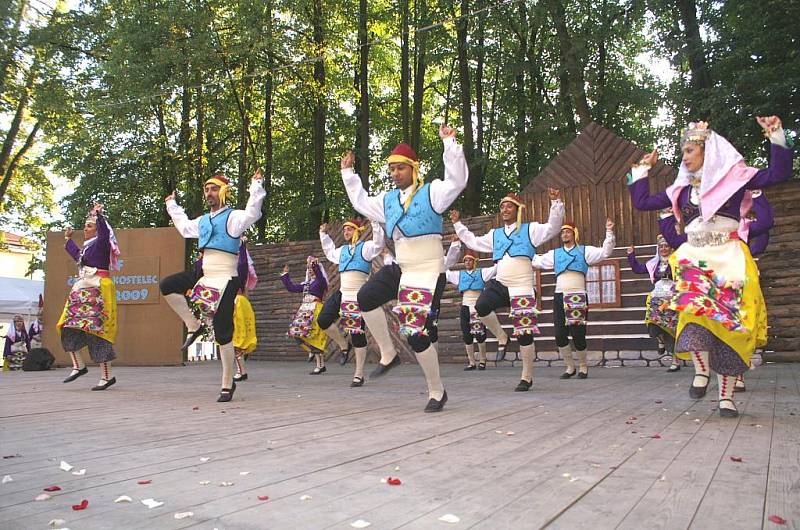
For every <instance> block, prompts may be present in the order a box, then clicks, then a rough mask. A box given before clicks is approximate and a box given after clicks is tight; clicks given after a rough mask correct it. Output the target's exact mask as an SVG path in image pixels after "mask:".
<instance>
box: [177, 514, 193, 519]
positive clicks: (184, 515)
mask: <svg viewBox="0 0 800 530" xmlns="http://www.w3.org/2000/svg"><path fill="white" fill-rule="evenodd" d="M193 515H194V513H193V512H178V513H176V514H175V519H186V518H187V517H191V516H193Z"/></svg>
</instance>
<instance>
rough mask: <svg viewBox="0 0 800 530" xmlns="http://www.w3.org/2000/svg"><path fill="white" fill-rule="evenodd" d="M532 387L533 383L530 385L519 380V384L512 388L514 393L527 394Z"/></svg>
mask: <svg viewBox="0 0 800 530" xmlns="http://www.w3.org/2000/svg"><path fill="white" fill-rule="evenodd" d="M532 386H533V382H532V381H531V382H530V383H529V382H527V381H525V380H524V379H520V380H519V384H517V386H516V388H514V392H527V391H528V390H530V389H531V387H532Z"/></svg>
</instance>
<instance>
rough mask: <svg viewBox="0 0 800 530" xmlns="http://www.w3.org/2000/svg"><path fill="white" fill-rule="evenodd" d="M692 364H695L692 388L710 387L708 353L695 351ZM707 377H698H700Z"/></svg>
mask: <svg viewBox="0 0 800 530" xmlns="http://www.w3.org/2000/svg"><path fill="white" fill-rule="evenodd" d="M692 362H693V363H694V380H693V381H692V386H706V385H708V377H709V373H710V372H709V368H708V352H707V351H693V352H692ZM703 375H704V376H705V377H698V376H703Z"/></svg>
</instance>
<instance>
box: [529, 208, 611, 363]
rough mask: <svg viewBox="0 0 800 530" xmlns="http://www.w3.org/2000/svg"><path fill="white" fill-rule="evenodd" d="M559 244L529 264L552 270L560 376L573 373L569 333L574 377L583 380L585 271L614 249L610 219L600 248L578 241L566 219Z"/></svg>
mask: <svg viewBox="0 0 800 530" xmlns="http://www.w3.org/2000/svg"><path fill="white" fill-rule="evenodd" d="M561 243H562V245H561V246H560V247H558V248H557V249H555V250H551V251H550V252H548V253H546V254H544V255H537V256H535V257H534V258H533V260H532V263H533V266H534V267H535V268H537V269H554V270H555V274H556V291H555V296H553V327H554V328H555V335H556V346H558V352H559V353H560V354H561V357H563V358H564V362H565V363H566V364H567V369H566V371H565V372H564V373H563V374H561V379H569V378H570V377H572V376H573V375H575V361H574V360H573V359H572V347H571V346H570V344H569V336H572V342H573V344H574V345H575V349H576V350H577V352H578V363H579V364H578V379H586V378H587V377H589V365H588V363H587V362H586V318H587V317H588V316H589V296H588V293H587V292H586V273H587V272H589V266H590V265H594V264H595V263H600V262H601V261H603V260H604V259H608V258H609V257H611V253H612V252H614V243H615V239H614V222H613V221H612V220H611V219H608V220H606V238H605V240H604V241H603V246H602V248H598V247H593V246H590V245H580V244H578V227H577V226H575V223H573V222H566V223H564V225H563V226H562V227H561Z"/></svg>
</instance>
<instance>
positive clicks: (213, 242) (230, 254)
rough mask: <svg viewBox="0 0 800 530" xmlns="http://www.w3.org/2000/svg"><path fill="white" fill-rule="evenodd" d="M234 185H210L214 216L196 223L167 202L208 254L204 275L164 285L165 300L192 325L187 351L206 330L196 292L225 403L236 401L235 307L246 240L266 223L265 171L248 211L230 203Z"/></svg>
mask: <svg viewBox="0 0 800 530" xmlns="http://www.w3.org/2000/svg"><path fill="white" fill-rule="evenodd" d="M229 187H230V183H229V181H228V179H227V178H225V177H224V176H222V175H215V176H213V177H211V178H210V179H208V180H206V182H205V185H204V186H203V196H204V197H205V200H206V203H207V204H208V206H209V207H210V209H211V211H210V212H209V213H207V214H205V215H203V216H201V217H198V218H196V219H189V218H188V217H187V216H186V213H185V212H184V211H183V208H181V207H180V206H178V204H177V203H176V202H175V192H172V193H171V194H169V195H168V196H167V197H166V199H165V201H166V203H167V213H169V216H170V217H171V218H172V222H173V223H174V224H175V228H176V229H177V230H178V232H179V233H180V234H181V235H182V236H183V237H185V238H197V239H198V240H199V241H198V247H199V248H200V250H201V251H202V252H203V270H202V275H200V273H198V272H197V271H195V270H191V271H184V272H179V273H177V274H173V275H171V276H167V277H166V278H164V279H163V280H162V281H161V294H163V295H164V299H165V300H166V301H167V303H168V304H169V305H170V307H171V308H172V309H173V310H174V311H175V313H177V314H178V316H179V317H180V318H181V320H183V322H184V324H186V328H187V329H188V331H189V333H188V336H187V337H186V342H184V344H183V347H182V348H183V349H184V350H185V349H186V348H188V347H189V345H190V344H191V343H192V342H194V340H195V339H196V338H197V337H198V336H200V334H202V332H203V331H204V329H203V328H204V327H205V326H204V325H201V323H200V322H199V321H198V320H197V319H196V318H195V316H194V315H193V314H192V311H191V310H190V309H189V304H188V303H187V302H186V296H185V293H186V291H188V290H190V289H191V290H192V296H191V299H192V302H193V303H194V304H196V305H197V306H198V307H199V308H200V312H201V314H202V315H203V320H204V321H205V322H206V323H207V322H208V321H209V320H210V321H212V322H213V329H214V337H215V340H216V341H217V343H218V344H219V351H220V359H221V360H222V390H221V391H220V394H219V398H218V399H217V401H219V402H227V401H230V400H231V399H233V393H234V391H235V390H236V384H235V383H234V382H233V364H234V356H235V354H234V347H233V305H234V300H235V299H236V292H237V291H238V290H239V286H240V280H239V277H238V273H237V271H236V265H237V262H238V257H239V245H240V237H241V235H242V234H243V233H244V232H245V230H247V229H248V228H250V227H251V226H252V225H253V223H255V222H256V221H258V219H259V218H260V217H261V203H262V201H263V200H264V197H265V196H266V192H265V191H264V187H263V186H262V185H261V171H260V170H258V171H256V173H255V174H254V175H253V180H252V182H251V183H250V197H249V198H248V200H247V205H246V206H245V209H244V210H234V209H233V208H229V207H228V206H227V205H226V204H225V201H226V199H227V195H228V189H229Z"/></svg>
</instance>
